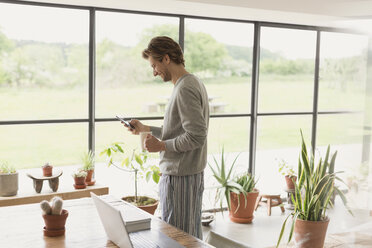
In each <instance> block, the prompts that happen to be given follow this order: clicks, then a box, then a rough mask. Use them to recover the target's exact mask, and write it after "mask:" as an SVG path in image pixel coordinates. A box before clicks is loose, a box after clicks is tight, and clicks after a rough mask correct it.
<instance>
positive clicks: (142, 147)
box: [139, 132, 152, 151]
mask: <svg viewBox="0 0 372 248" xmlns="http://www.w3.org/2000/svg"><path fill="white" fill-rule="evenodd" d="M148 134H152V132H140V133H139V135H140V139H141V149H142V151H144V150H146V149H145V140H146V137H147V135H148Z"/></svg>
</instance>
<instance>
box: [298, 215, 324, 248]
mask: <svg viewBox="0 0 372 248" xmlns="http://www.w3.org/2000/svg"><path fill="white" fill-rule="evenodd" d="M328 223H329V218H327V220H325V221H306V220H300V219H297V220H296V222H295V227H294V237H295V243H296V247H298V248H323V246H324V240H325V237H326V233H327V228H328Z"/></svg>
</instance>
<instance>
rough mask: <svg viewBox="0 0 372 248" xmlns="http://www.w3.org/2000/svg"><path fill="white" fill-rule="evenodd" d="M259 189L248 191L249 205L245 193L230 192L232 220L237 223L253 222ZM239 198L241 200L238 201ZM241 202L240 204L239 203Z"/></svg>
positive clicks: (230, 214) (230, 215)
mask: <svg viewBox="0 0 372 248" xmlns="http://www.w3.org/2000/svg"><path fill="white" fill-rule="evenodd" d="M258 193H259V192H258V190H255V191H254V192H250V193H247V205H245V199H244V195H243V194H239V195H237V194H235V193H233V192H231V193H230V198H231V209H230V213H229V217H230V220H231V221H232V222H236V223H252V220H253V212H254V207H255V205H256V201H257V197H258ZM238 199H239V201H238ZM239 202H240V205H239Z"/></svg>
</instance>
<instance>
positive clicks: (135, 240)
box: [129, 232, 160, 248]
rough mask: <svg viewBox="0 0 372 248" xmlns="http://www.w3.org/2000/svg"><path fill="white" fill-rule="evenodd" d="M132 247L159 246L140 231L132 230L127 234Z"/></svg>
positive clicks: (149, 247) (156, 247)
mask: <svg viewBox="0 0 372 248" xmlns="http://www.w3.org/2000/svg"><path fill="white" fill-rule="evenodd" d="M129 237H130V240H131V241H132V244H133V247H134V248H160V246H158V245H157V244H156V243H154V242H153V241H151V240H149V239H148V237H144V236H143V235H141V233H140V232H133V233H130V234H129Z"/></svg>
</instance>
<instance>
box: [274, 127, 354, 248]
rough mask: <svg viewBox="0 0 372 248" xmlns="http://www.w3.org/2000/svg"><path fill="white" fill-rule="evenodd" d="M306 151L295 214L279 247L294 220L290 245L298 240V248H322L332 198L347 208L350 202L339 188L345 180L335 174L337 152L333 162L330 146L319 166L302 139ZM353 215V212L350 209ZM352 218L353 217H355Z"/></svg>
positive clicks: (281, 233) (303, 155)
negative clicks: (335, 196) (334, 194)
mask: <svg viewBox="0 0 372 248" xmlns="http://www.w3.org/2000/svg"><path fill="white" fill-rule="evenodd" d="M301 137H302V150H301V154H300V158H299V163H298V175H299V180H298V182H296V183H295V196H292V201H293V204H294V211H293V212H292V213H291V214H290V215H288V216H287V218H286V219H285V221H284V223H283V225H282V228H281V231H280V234H279V238H278V242H277V247H278V246H279V244H280V241H281V239H282V236H283V233H284V230H285V227H286V223H287V221H288V219H289V217H292V224H291V230H290V233H289V238H288V242H290V241H291V239H292V236H293V234H294V236H295V243H296V245H297V246H296V247H299V248H305V247H312V248H322V247H323V245H324V240H325V236H326V232H327V227H328V223H329V217H328V216H327V215H326V213H327V210H328V209H329V207H330V206H332V203H331V197H332V195H333V193H334V192H337V193H338V194H339V195H340V197H341V199H342V201H343V203H344V205H345V206H347V205H346V198H345V196H344V194H343V193H342V192H341V191H340V190H339V189H338V188H337V187H336V186H335V181H336V180H338V181H341V182H342V180H341V179H340V178H339V177H337V176H336V174H337V172H336V173H335V172H334V167H335V160H336V155H337V152H335V153H334V154H333V155H332V157H331V159H330V161H329V154H330V146H328V149H327V152H326V155H325V158H324V160H323V159H322V158H320V161H319V162H318V163H315V161H314V157H313V154H311V155H308V153H307V147H306V144H305V141H304V138H303V135H302V131H301ZM348 211H349V212H350V213H351V211H350V210H349V209H348ZM351 214H352V213H351Z"/></svg>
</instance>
